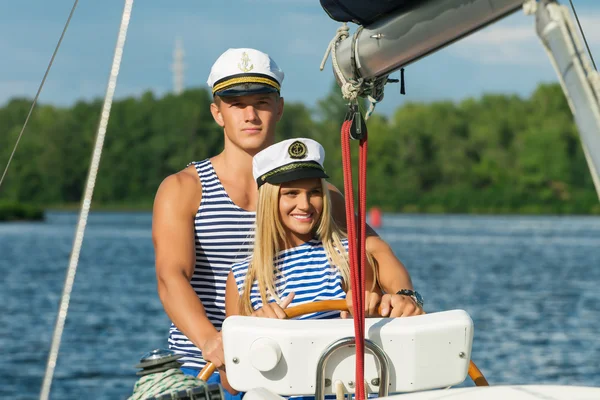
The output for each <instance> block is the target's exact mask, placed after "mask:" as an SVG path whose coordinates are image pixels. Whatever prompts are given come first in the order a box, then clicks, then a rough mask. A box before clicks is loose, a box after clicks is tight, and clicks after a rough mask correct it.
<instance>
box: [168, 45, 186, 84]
mask: <svg viewBox="0 0 600 400" xmlns="http://www.w3.org/2000/svg"><path fill="white" fill-rule="evenodd" d="M184 54H185V52H184V51H183V41H182V40H181V38H180V37H177V39H175V50H174V51H173V64H172V66H171V68H172V71H173V92H174V93H175V94H177V95H179V94H181V93H183V72H184V71H185V64H184V62H183V56H184Z"/></svg>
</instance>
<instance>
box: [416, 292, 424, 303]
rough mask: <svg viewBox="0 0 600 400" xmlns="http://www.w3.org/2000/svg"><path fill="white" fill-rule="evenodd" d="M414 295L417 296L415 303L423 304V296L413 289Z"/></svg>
mask: <svg viewBox="0 0 600 400" xmlns="http://www.w3.org/2000/svg"><path fill="white" fill-rule="evenodd" d="M415 297H416V298H417V303H419V304H420V305H423V296H421V294H420V293H419V292H417V291H415Z"/></svg>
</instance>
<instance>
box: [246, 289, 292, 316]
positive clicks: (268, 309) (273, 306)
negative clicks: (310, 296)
mask: <svg viewBox="0 0 600 400" xmlns="http://www.w3.org/2000/svg"><path fill="white" fill-rule="evenodd" d="M294 295H295V293H290V294H289V296H288V297H286V298H284V299H283V300H282V301H281V304H277V303H275V302H272V303H267V304H266V305H264V306H263V307H262V308H259V309H258V310H256V311H254V312H253V313H252V316H253V317H260V318H276V319H286V318H287V316H286V315H285V311H283V310H284V309H285V308H286V307H287V306H289V305H290V304H291V302H292V300H294Z"/></svg>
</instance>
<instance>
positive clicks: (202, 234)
mask: <svg viewBox="0 0 600 400" xmlns="http://www.w3.org/2000/svg"><path fill="white" fill-rule="evenodd" d="M192 164H193V165H194V166H195V167H196V171H197V172H198V175H199V177H200V182H201V184H202V201H201V203H200V206H199V208H198V212H197V213H196V219H195V228H194V231H195V237H196V266H195V269H194V275H193V277H192V281H191V284H192V287H193V288H194V290H195V291H196V294H197V295H198V297H199V298H200V300H201V301H202V304H203V305H204V308H205V309H206V314H207V316H208V318H209V320H210V321H211V322H212V323H213V325H214V326H215V327H216V328H217V329H218V330H221V325H222V323H223V320H224V319H225V283H226V281H227V275H228V274H229V271H230V269H231V265H232V264H233V263H235V262H239V261H240V260H243V259H244V258H246V257H248V255H249V254H250V253H251V251H252V246H253V244H254V221H255V218H256V213H255V212H251V211H246V210H244V209H242V208H240V207H238V206H236V205H235V204H234V203H233V201H232V200H231V199H230V198H229V196H228V195H227V193H226V192H225V189H224V188H223V185H222V184H221V182H220V181H219V178H218V177H217V175H216V173H215V170H214V169H213V167H212V164H211V162H210V160H208V159H207V160H204V161H200V162H194V163H192ZM192 164H190V165H192ZM169 348H170V349H171V350H174V351H176V352H177V353H180V354H184V357H183V358H181V359H180V360H179V361H182V362H184V364H183V367H185V368H197V369H201V368H202V367H203V366H204V365H205V364H206V362H205V361H204V359H203V358H202V353H201V352H200V350H199V349H198V348H197V347H196V346H195V345H194V344H193V343H192V342H191V341H190V340H189V339H188V338H187V337H186V336H185V335H184V334H183V333H182V332H180V331H179V330H178V329H177V327H176V326H175V325H174V324H171V328H170V331H169Z"/></svg>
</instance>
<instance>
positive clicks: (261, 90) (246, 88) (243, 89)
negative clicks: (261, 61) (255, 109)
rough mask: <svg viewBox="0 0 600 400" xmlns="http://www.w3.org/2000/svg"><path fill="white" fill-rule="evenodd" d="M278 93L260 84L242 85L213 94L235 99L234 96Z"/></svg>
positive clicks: (274, 89)
mask: <svg viewBox="0 0 600 400" xmlns="http://www.w3.org/2000/svg"><path fill="white" fill-rule="evenodd" d="M278 92H279V91H278V90H277V89H276V88H274V87H273V86H269V85H263V84H260V83H251V84H248V83H243V84H241V85H236V86H232V87H228V88H227V89H224V90H220V91H218V92H215V94H214V95H215V96H219V97H235V96H247V95H251V94H267V93H278Z"/></svg>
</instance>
